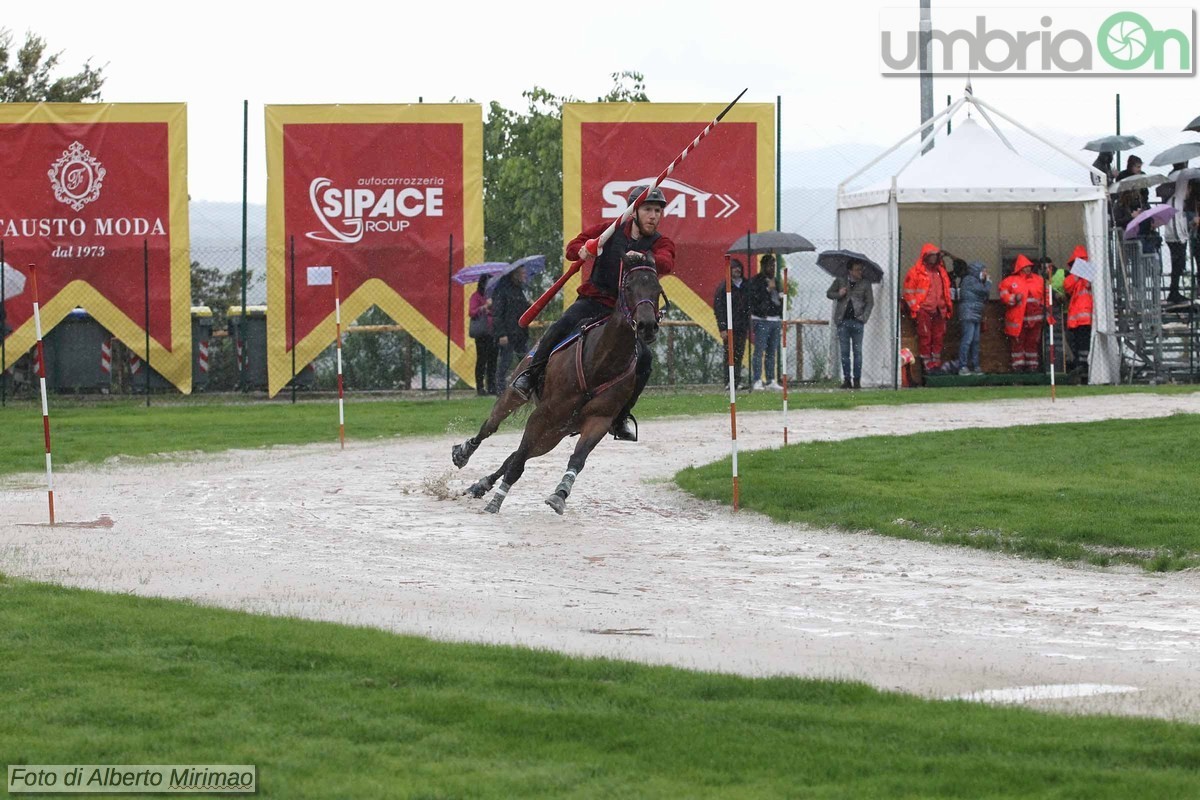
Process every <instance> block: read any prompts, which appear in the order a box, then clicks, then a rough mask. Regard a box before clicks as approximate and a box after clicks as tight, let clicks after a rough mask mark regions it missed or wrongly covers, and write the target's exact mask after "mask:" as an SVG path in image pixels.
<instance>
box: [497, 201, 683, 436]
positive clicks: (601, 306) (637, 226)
mask: <svg viewBox="0 0 1200 800" xmlns="http://www.w3.org/2000/svg"><path fill="white" fill-rule="evenodd" d="M645 188H646V187H645V186H635V187H634V188H633V189H631V190H630V191H629V196H628V202H630V203H632V202H633V201H634V200H636V199H637V197H638V195H640V194H641V193H642V191H643V190H644V189H645ZM666 205H667V198H666V197H665V196H664V195H663V193H662V190H660V189H658V188H657V187H655V188H654V189H653V190H651V191H650V192H649V193H647V195H646V199H645V200H643V201H642V204H641V205H640V206H638V209H637V211H636V212H635V213H634V215H633V217H632V218H631V219H630V220H629V221H628V222H626V223H625V224H624V225H622V226H620V227H618V228H617V229H616V230H615V231H614V232H613V235H612V238H610V239H609V240H608V242H607V243H606V244H605V245H604V251H603V252H602V253H600V255H599V256H597V255H596V253H595V249H596V241H595V240H596V239H597V238H598V237H599V236H600V234H602V233H604V230H605V229H606V228H607V227H608V225H609V223H607V222H599V223H597V224H595V225H593V226H592V227H590V228H587V229H585V230H584V231H582V232H581V233H580V234H579V235H578V236H576V237H575V238H574V239H572V240H571V241H570V243H569V244H568V245H567V258H568V259H570V260H571V261H577V260H579V259H584V260H590V261H591V262H592V265H591V272H590V273H589V274H588V278H587V280H585V281H584V282H583V285H582V286H580V287H579V297H578V299H576V300H575V302H574V303H573V304H572V305H571V306H570V308H568V309H567V310H566V311H564V312H563V315H562V316H561V317H559V318H558V320H557V321H555V323H554V324H553V325H551V326H550V327H549V328H547V329H546V332H545V333H544V334H542V338H541V341H539V342H538V346H537V350H536V351H535V352H534V354H533V358H532V359H531V360H530V362H529V366H528V367H526V368H525V369H524V370H523V371H522V372H521V374H519V375H517V376H516V377H515V378H513V382H512V388H513V390H514V391H516V392H517V393H518V394H519V395H521V396H522V397H524V398H525V399H527V400H528V399H529V396H530V395H531V394H532V393H533V392H534V390H535V389H536V388H537V386H538V385H539V384H540V383H541V380H542V376H543V375H544V374H545V371H546V364H547V362H549V360H550V354H551V353H552V352H553V351H554V347H555V345H557V344H558V343H559V342H561V341H562V340H563V339H564V338H566V336H567V335H568V334H570V333H571V332H572V331H574V330H575V329H576V328H578V327H579V326H580V325H581V324H582V323H583V322H584V321H586V320H589V319H594V318H597V317H605V316H608V315H609V314H610V313H612V310H613V308H614V307H615V306H616V304H617V294H618V293H619V292H620V288H621V287H620V286H619V283H620V280H621V266H622V264H624V266H625V267H626V268H629V267H637V266H643V265H650V266H652V267H654V268H655V269H656V270H657V271H658V274H659V277H661V276H663V275H668V274H670V272H671V270H672V269H674V268H675V243H674V242H672V241H671V240H670V239H668V238H667V237H666V236H663V235H662V234H661V233H660V232H659V230H658V225H659V223H660V222H661V221H662V216H663V210H664V209H665V208H666ZM653 366H654V362H653V353H652V352H651V351H650V350H649V348H645V347H643V348H639V350H638V359H637V370H636V378H637V381H636V383H635V385H634V391H633V396H632V397H631V398H630V399H629V402H628V403H627V404H626V405H625V408H624V409H622V410H621V413H620V414H618V415H617V417H616V419H614V420H613V428H612V434H613V436H615V437H616V438H617V439H621V440H623V441H637V434H636V432H635V429H634V427H633V426H632V425H631V424H630V416H631V412H632V411H633V407H634V405H635V404H636V403H637V400H638V397H639V396H640V395H641V393H642V390H643V389H645V388H646V383H647V382H648V381H649V380H650V371H651V369H652V368H653Z"/></svg>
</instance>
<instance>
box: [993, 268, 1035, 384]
mask: <svg viewBox="0 0 1200 800" xmlns="http://www.w3.org/2000/svg"><path fill="white" fill-rule="evenodd" d="M999 289H1000V300H1001V302H1003V303H1004V305H1005V306H1006V307H1007V310H1006V311H1005V312H1004V335H1005V336H1007V337H1008V346H1009V363H1010V364H1011V365H1012V370H1013V372H1037V371H1038V369H1039V368H1040V362H1041V351H1042V325H1043V324H1044V323H1045V321H1046V282H1045V281H1044V280H1043V279H1042V276H1041V275H1038V274H1037V273H1036V272H1034V270H1033V262H1032V261H1030V260H1029V258H1028V257H1026V256H1025V254H1023V253H1022V254H1020V255H1018V256H1017V259H1016V261H1015V262H1014V263H1013V271H1012V274H1011V275H1009V276H1008V277H1007V278H1005V279H1004V280H1002V281H1000V287H999Z"/></svg>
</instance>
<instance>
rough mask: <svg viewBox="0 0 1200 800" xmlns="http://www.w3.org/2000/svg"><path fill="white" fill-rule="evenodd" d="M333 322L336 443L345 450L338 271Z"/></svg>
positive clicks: (334, 274)
mask: <svg viewBox="0 0 1200 800" xmlns="http://www.w3.org/2000/svg"><path fill="white" fill-rule="evenodd" d="M333 320H334V324H335V325H336V326H337V381H338V441H339V442H341V444H342V449H343V450H345V449H346V407H345V391H344V389H343V387H342V295H341V292H339V291H338V271H337V270H336V269H335V270H334V271H333Z"/></svg>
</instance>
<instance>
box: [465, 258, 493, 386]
mask: <svg viewBox="0 0 1200 800" xmlns="http://www.w3.org/2000/svg"><path fill="white" fill-rule="evenodd" d="M490 277H491V276H490V275H480V276H479V283H478V284H477V285H476V287H475V293H474V294H472V295H471V306H470V315H471V324H470V327H469V328H468V330H467V333H468V334H470V336H471V338H472V339H474V340H475V392H476V393H477V394H480V395H484V394H496V356H497V351H496V337H495V336H493V335H492V329H493V325H494V323H493V320H492V305H493V301H492V298H490V297H488V296H487V286H488V279H489V278H490Z"/></svg>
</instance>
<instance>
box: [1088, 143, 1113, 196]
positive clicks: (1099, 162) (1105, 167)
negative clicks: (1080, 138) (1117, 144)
mask: <svg viewBox="0 0 1200 800" xmlns="http://www.w3.org/2000/svg"><path fill="white" fill-rule="evenodd" d="M1092 166H1093V167H1095V168H1096V169H1098V170H1100V171H1101V172H1103V173H1104V186H1105V188H1107V187H1109V186H1111V185H1112V182H1113V176H1114V174H1115V173H1114V171H1113V152H1112V151H1111V150H1105V151H1103V152H1102V153H1100V154H1099V155H1098V156H1096V160H1095V161H1093V162H1092ZM1092 185H1093V186H1099V185H1100V179H1099V178H1097V177H1096V176H1095V175H1092Z"/></svg>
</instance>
